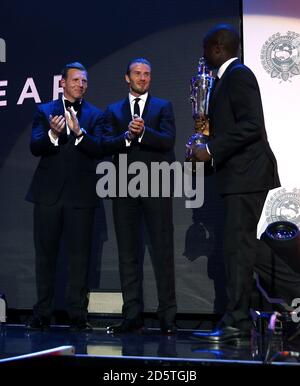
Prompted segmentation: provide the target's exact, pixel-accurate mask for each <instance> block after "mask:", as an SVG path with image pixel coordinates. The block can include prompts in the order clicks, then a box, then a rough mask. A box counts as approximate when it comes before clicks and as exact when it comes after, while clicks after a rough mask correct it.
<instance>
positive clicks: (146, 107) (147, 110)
mask: <svg viewBox="0 0 300 386" xmlns="http://www.w3.org/2000/svg"><path fill="white" fill-rule="evenodd" d="M150 104H151V96H150V94H148V98H147V100H146V103H145V107H144V110H143V114H142V118H143V120H144V121H146V119H147V115H148V113H149V111H151V108H150Z"/></svg>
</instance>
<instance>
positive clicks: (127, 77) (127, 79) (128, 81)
mask: <svg viewBox="0 0 300 386" xmlns="http://www.w3.org/2000/svg"><path fill="white" fill-rule="evenodd" d="M125 80H126V82H127V83H128V84H129V83H130V79H129V76H128V75H127V74H125Z"/></svg>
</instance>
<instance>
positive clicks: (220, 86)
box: [209, 59, 240, 110]
mask: <svg viewBox="0 0 300 386" xmlns="http://www.w3.org/2000/svg"><path fill="white" fill-rule="evenodd" d="M238 63H240V61H239V60H238V59H236V60H234V61H233V62H231V63H230V64H229V66H228V67H227V68H226V70H225V72H224V74H223V75H222V76H221V79H220V80H219V81H218V83H217V84H216V87H215V88H214V89H213V92H212V95H211V98H210V100H209V110H211V109H212V108H213V106H214V104H215V101H216V97H217V95H218V94H219V92H220V89H221V88H222V84H223V83H224V80H225V78H226V76H227V75H228V74H229V72H230V71H231V69H232V67H234V66H236V65H237V64H238Z"/></svg>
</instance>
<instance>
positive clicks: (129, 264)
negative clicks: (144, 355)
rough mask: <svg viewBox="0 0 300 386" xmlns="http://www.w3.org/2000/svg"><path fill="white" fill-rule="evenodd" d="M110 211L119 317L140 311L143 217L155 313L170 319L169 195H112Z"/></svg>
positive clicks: (172, 290) (172, 275) (172, 307)
mask: <svg viewBox="0 0 300 386" xmlns="http://www.w3.org/2000/svg"><path fill="white" fill-rule="evenodd" d="M113 215H114V223H115V230H116V236H117V243H118V251H119V271H120V279H121V288H122V295H123V317H124V318H125V319H131V320H132V319H139V318H141V313H142V311H143V291H142V288H143V283H142V280H143V275H142V271H141V264H140V259H141V256H140V251H141V248H140V245H141V237H143V235H142V224H143V223H142V221H143V218H144V220H145V225H146V227H147V231H148V235H149V239H150V256H151V261H152V266H153V269H154V275H155V279H156V288H157V295H158V309H157V312H158V317H159V319H160V321H161V322H163V323H164V322H165V323H172V322H173V321H174V319H175V315H176V297H175V272H174V252H173V220H172V199H171V198H148V197H147V198H143V197H142V198H141V197H139V198H131V197H128V198H116V199H114V200H113Z"/></svg>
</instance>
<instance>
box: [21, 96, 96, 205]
mask: <svg viewBox="0 0 300 386" xmlns="http://www.w3.org/2000/svg"><path fill="white" fill-rule="evenodd" d="M50 114H51V115H52V116H55V115H64V108H63V102H62V99H57V100H55V101H52V102H49V103H45V104H41V105H39V106H38V109H37V112H36V115H35V117H34V121H33V126H32V135H31V142H30V149H31V152H32V154H33V155H34V156H37V157H41V159H40V162H39V164H38V166H37V169H36V171H35V174H34V176H33V179H32V182H31V186H30V188H29V191H28V193H27V196H26V199H27V200H28V201H31V202H35V203H41V204H44V205H52V204H54V203H55V202H56V201H57V200H58V198H59V197H60V195H61V192H62V190H63V189H64V195H65V197H66V198H67V200H68V203H69V204H70V205H72V206H74V207H93V206H96V205H97V201H98V200H97V195H96V182H97V179H96V171H95V159H96V158H100V156H101V125H102V123H103V113H102V112H101V110H99V109H98V108H96V107H95V106H93V105H91V104H90V103H88V102H86V101H84V100H83V101H82V106H81V109H80V111H79V112H78V113H77V114H78V120H79V123H80V127H82V128H84V129H85V130H86V134H85V135H84V137H83V139H82V140H81V142H80V143H79V144H78V145H77V146H75V137H74V136H73V135H72V133H71V135H69V136H67V135H66V134H64V135H62V136H60V138H59V146H54V145H53V144H52V143H51V141H50V138H49V135H48V131H49V129H50V126H49V115H50Z"/></svg>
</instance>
